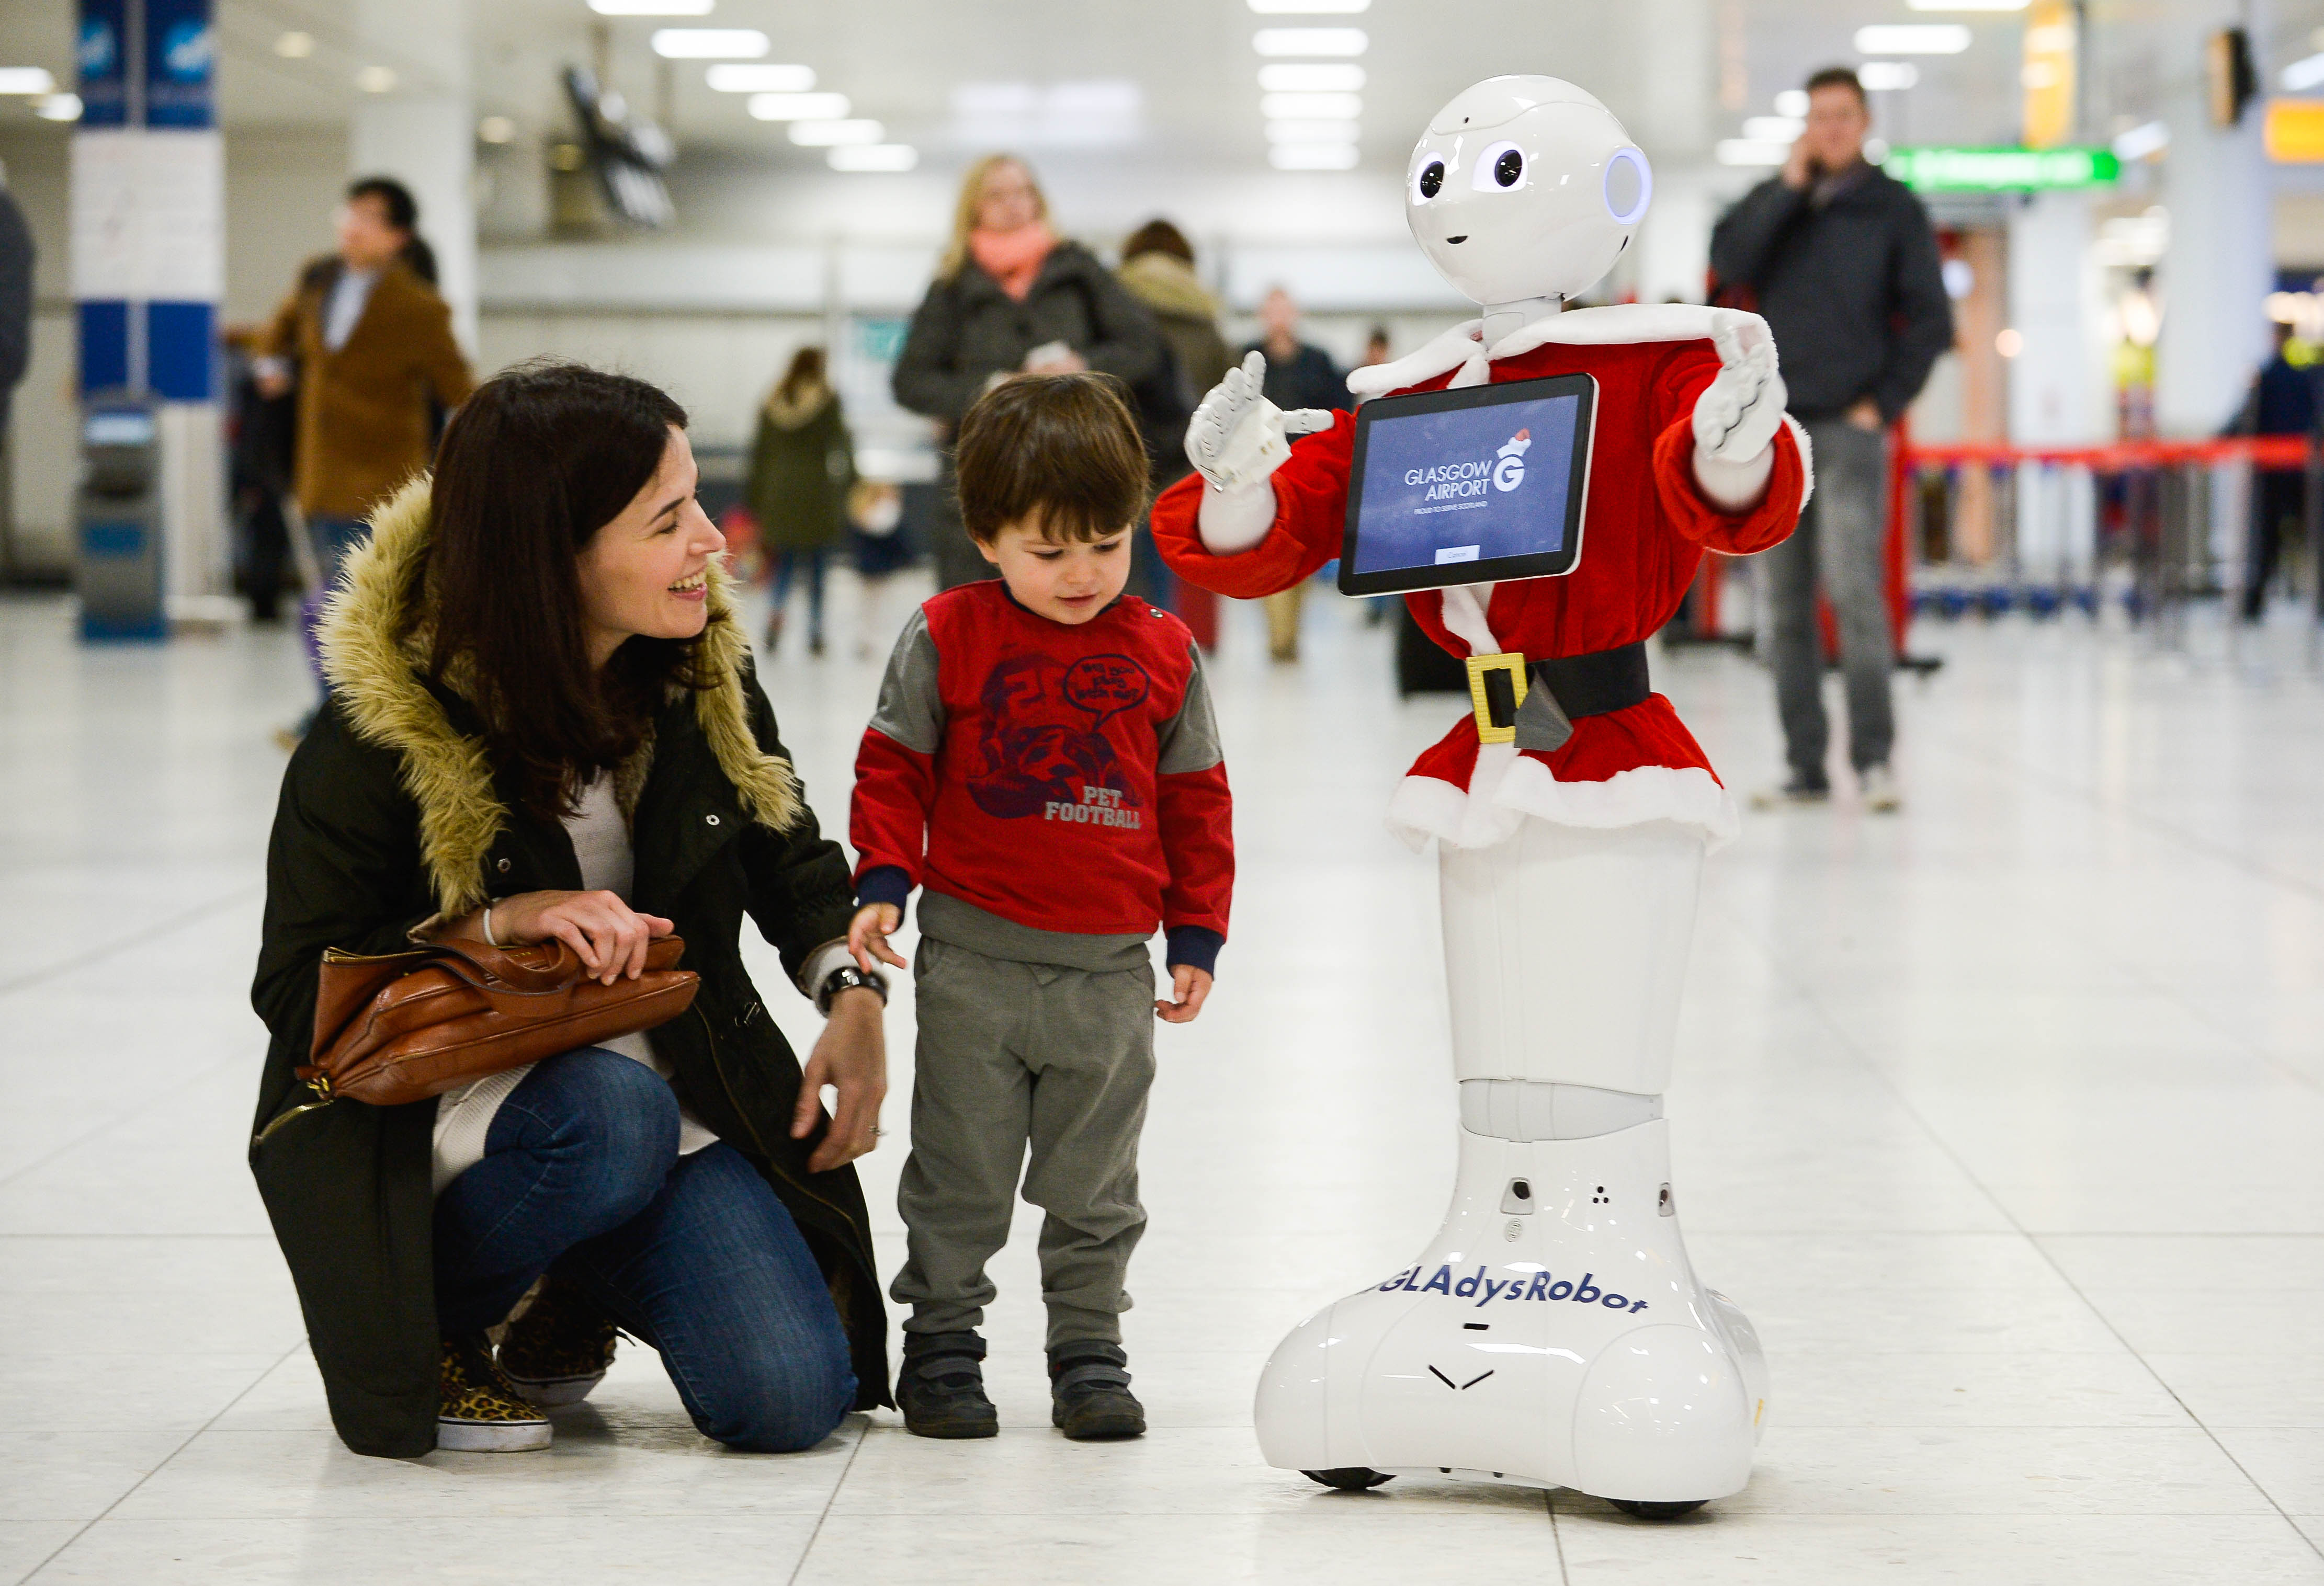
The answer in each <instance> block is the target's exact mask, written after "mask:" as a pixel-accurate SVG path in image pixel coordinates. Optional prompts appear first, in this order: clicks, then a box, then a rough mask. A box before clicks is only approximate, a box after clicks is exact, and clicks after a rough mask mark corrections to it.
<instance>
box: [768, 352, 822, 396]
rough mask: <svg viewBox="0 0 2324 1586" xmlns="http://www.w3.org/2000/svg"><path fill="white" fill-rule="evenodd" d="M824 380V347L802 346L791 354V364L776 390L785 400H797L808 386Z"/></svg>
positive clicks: (818, 383) (819, 383)
mask: <svg viewBox="0 0 2324 1586" xmlns="http://www.w3.org/2000/svg"><path fill="white" fill-rule="evenodd" d="M824 381H825V376H824V373H823V349H822V348H821V347H801V348H799V350H798V352H796V353H793V354H792V355H791V366H790V367H789V368H788V369H787V370H785V371H784V372H783V378H782V381H781V383H779V384H778V385H777V386H776V387H775V390H776V392H778V393H779V394H780V396H781V397H782V399H783V401H787V402H796V401H798V400H799V398H800V396H801V395H803V394H804V393H805V392H806V391H807V387H809V386H811V385H821V384H823V383H824Z"/></svg>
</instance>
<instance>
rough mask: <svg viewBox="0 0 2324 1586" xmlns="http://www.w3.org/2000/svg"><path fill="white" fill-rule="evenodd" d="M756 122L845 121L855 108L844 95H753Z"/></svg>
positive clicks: (752, 113)
mask: <svg viewBox="0 0 2324 1586" xmlns="http://www.w3.org/2000/svg"><path fill="white" fill-rule="evenodd" d="M749 108H750V112H751V116H752V120H754V121H841V120H844V119H845V117H846V115H847V113H848V112H849V111H850V110H853V109H854V108H855V106H853V105H851V104H849V103H848V101H847V96H846V95H844V94H753V95H752V96H751V103H750V106H749Z"/></svg>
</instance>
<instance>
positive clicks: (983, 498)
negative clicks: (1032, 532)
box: [953, 374, 1147, 545]
mask: <svg viewBox="0 0 2324 1586" xmlns="http://www.w3.org/2000/svg"><path fill="white" fill-rule="evenodd" d="M953 466H954V476H955V477H956V479H957V480H958V489H959V493H960V519H961V522H962V524H963V525H964V527H965V528H966V529H967V530H968V534H969V538H970V539H974V540H976V541H978V542H979V543H980V544H984V545H990V544H991V543H992V540H993V538H994V536H996V535H998V534H999V533H1000V532H1001V530H1003V529H1005V528H1007V527H1008V526H1009V525H1010V524H1011V523H1017V522H1021V521H1024V520H1025V519H1026V518H1027V517H1028V516H1029V515H1031V514H1033V513H1035V512H1037V513H1038V514H1039V521H1040V530H1041V537H1042V538H1043V539H1051V540H1058V541H1064V540H1093V539H1106V538H1108V537H1109V536H1111V535H1115V534H1119V533H1120V532H1121V531H1122V530H1125V529H1127V528H1129V527H1130V523H1131V522H1132V521H1134V520H1135V519H1136V518H1137V516H1138V514H1139V513H1140V512H1143V511H1145V510H1146V489H1147V465H1146V445H1145V442H1144V441H1142V440H1141V439H1139V434H1138V420H1136V419H1134V418H1132V417H1131V416H1130V403H1129V401H1127V399H1126V397H1125V394H1124V392H1123V389H1122V384H1121V382H1120V381H1119V380H1116V379H1115V378H1114V377H1113V376H1112V375H1111V374H1019V375H1013V376H1011V377H1010V378H1009V379H1007V380H1004V381H1002V382H1001V383H1000V384H998V385H996V386H994V387H993V388H992V389H991V391H988V392H985V393H984V394H983V395H982V396H981V397H979V398H978V399H977V400H976V403H975V405H974V406H973V407H971V408H970V409H969V410H968V412H967V414H966V416H964V418H963V419H962V420H961V421H960V434H959V436H958V437H957V438H955V439H954V443H953Z"/></svg>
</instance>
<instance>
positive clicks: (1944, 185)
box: [1882, 149, 2122, 193]
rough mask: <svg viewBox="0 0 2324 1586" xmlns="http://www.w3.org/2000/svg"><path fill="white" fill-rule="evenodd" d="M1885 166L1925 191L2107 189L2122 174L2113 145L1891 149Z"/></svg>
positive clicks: (1911, 185) (1986, 191)
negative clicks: (2077, 147) (2087, 147)
mask: <svg viewBox="0 0 2324 1586" xmlns="http://www.w3.org/2000/svg"><path fill="white" fill-rule="evenodd" d="M1882 165H1883V169H1885V170H1886V171H1887V172H1888V174H1889V175H1891V176H1893V177H1895V179H1896V180H1898V181H1901V182H1903V183H1904V185H1905V186H1906V187H1908V188H1911V189H1914V191H1915V192H1923V193H1960V192H1982V193H1992V192H2036V191H2040V190H2042V189H2048V188H2103V187H2111V186H2113V185H2114V184H2115V182H2116V181H2117V180H2120V178H2121V176H2122V161H2119V160H2117V159H2116V158H2115V154H2114V151H2113V150H2111V149H1891V150H1889V151H1888V158H1887V159H1886V161H1883V162H1882Z"/></svg>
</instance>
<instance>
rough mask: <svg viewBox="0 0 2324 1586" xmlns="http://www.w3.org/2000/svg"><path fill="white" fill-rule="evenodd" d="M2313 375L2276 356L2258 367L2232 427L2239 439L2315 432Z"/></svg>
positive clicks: (2280, 356) (2314, 385)
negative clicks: (2249, 393)
mask: <svg viewBox="0 0 2324 1586" xmlns="http://www.w3.org/2000/svg"><path fill="white" fill-rule="evenodd" d="M2316 413H2317V391H2316V373H2315V371H2314V370H2312V369H2302V368H2301V367H2299V366H2298V365H2297V364H2293V363H2292V360H2291V359H2289V358H2287V357H2285V356H2284V355H2282V353H2278V354H2276V355H2275V356H2273V358H2270V359H2269V360H2268V361H2267V362H2266V363H2264V364H2261V365H2260V371H2259V373H2258V374H2256V375H2255V376H2254V377H2253V379H2252V386H2251V395H2250V396H2249V397H2248V398H2247V399H2246V401H2245V403H2244V411H2243V413H2242V414H2241V415H2240V417H2239V419H2238V420H2237V422H2236V425H2235V426H2234V427H2233V428H2234V430H2235V432H2236V433H2237V434H2240V435H2306V434H2308V433H2309V432H2310V430H2313V429H2315V428H2316Z"/></svg>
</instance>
